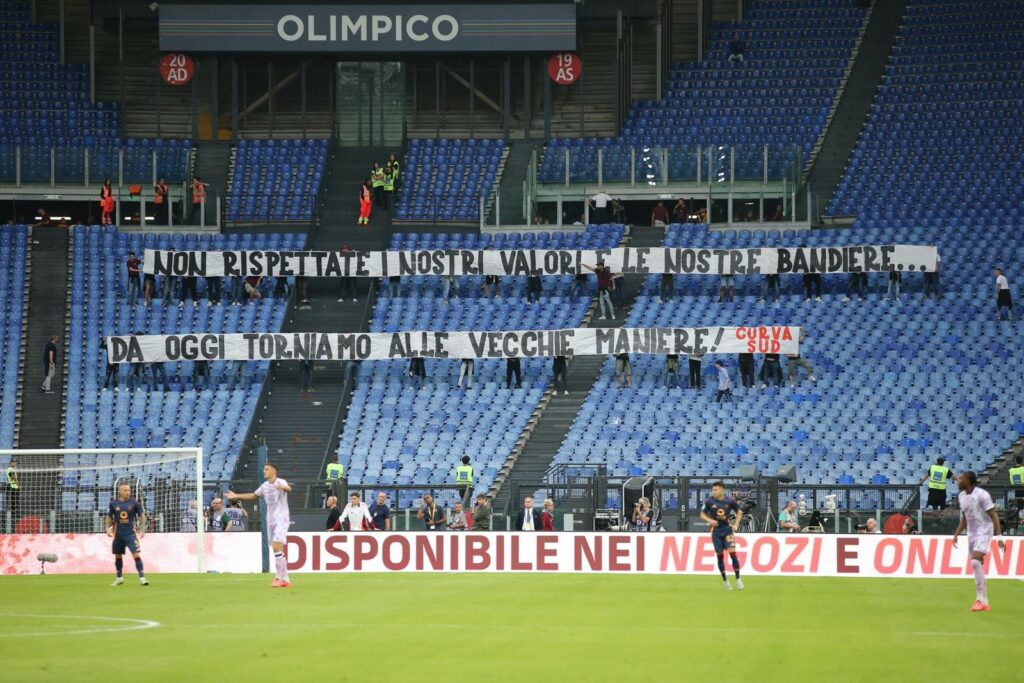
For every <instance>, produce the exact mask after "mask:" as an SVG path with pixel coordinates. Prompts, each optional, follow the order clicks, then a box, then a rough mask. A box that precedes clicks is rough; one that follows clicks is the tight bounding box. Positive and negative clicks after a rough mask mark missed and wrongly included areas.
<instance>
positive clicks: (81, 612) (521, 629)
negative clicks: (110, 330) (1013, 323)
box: [0, 572, 1024, 683]
mask: <svg viewBox="0 0 1024 683" xmlns="http://www.w3.org/2000/svg"><path fill="white" fill-rule="evenodd" d="M150 580H151V581H152V585H150V586H148V587H142V586H139V585H138V580H137V578H136V577H135V576H134V574H129V573H128V572H126V573H125V584H124V585H123V586H120V587H116V588H115V587H111V586H110V585H109V584H110V582H111V577H110V576H17V577H14V576H8V577H4V578H3V579H0V588H2V591H3V596H4V598H3V606H2V607H0V611H2V614H0V661H2V664H0V672H2V673H0V680H3V681H18V682H22V681H38V682H41V681H109V680H112V679H116V678H119V677H129V678H130V680H133V681H138V682H139V683H156V682H158V681H175V682H181V681H225V680H235V681H242V680H250V681H274V682H275V683H290V682H291V681H321V680H323V681H329V680H333V681H366V682H374V683H390V682H392V681H423V682H430V681H442V680H452V681H454V680H459V681H466V680H482V681H530V682H531V683H533V682H539V681H626V680H632V681H651V682H655V681H695V680H710V679H714V680H728V681H790V682H793V681H803V680H812V679H810V678H808V677H810V676H814V677H815V678H814V679H813V680H818V677H822V676H824V677H825V680H828V681H927V682H928V683H936V682H937V681H964V680H970V681H981V682H986V683H987V682H991V681H1014V682H1017V683H1019V682H1020V681H1021V680H1022V679H1021V676H1022V674H1021V669H1020V664H1019V661H1018V660H1019V654H1020V647H1021V642H1022V638H1024V582H1020V581H1008V580H999V581H990V582H989V599H990V602H991V604H992V606H993V609H992V611H991V612H989V613H977V614H975V613H971V612H969V611H968V608H969V607H970V606H971V603H972V602H973V600H974V584H973V582H972V581H971V580H969V579H963V580H907V579H903V580H885V579H833V578H802V579H801V578H768V577H748V578H747V579H746V589H745V590H743V591H735V590H734V591H732V592H726V591H725V590H724V589H723V588H722V585H721V581H720V580H719V578H718V576H717V575H710V576H644V575H614V576H609V575H542V574H494V575H484V574H391V575H388V574H362V575H351V574H350V575H340V574H332V575H326V574H297V575H293V576H292V580H293V582H292V583H293V587H292V588H291V589H279V590H277V589H271V588H270V586H269V584H270V580H271V579H270V577H268V576H263V575H230V574H220V575H213V574H210V575H199V576H193V575H175V574H169V575H168V574H165V575H160V574H155V575H153V576H151V577H150Z"/></svg>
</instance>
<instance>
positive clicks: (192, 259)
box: [143, 244, 938, 277]
mask: <svg viewBox="0 0 1024 683" xmlns="http://www.w3.org/2000/svg"><path fill="white" fill-rule="evenodd" d="M937 256H938V252H937V250H936V248H935V247H931V246H916V245H906V244H895V245H878V246H870V245H858V246H847V247H795V248H790V247H785V248H775V247H757V248H750V249H691V248H681V247H680V248H672V247H637V248H634V247H624V248H615V249H590V250H581V249H513V250H506V251H495V250H491V249H482V250H469V249H451V250H424V251H362V252H357V251H154V250H152V249H146V251H145V253H144V255H143V272H145V273H154V274H156V275H175V276H198V277H225V276H243V277H278V276H283V277H289V276H296V277H390V276H394V275H397V276H410V275H509V276H513V275H519V276H523V275H576V274H578V273H586V272H588V271H587V267H588V266H589V267H591V268H593V267H594V266H596V265H597V263H598V262H600V261H603V262H604V263H605V265H606V266H608V268H610V269H611V270H612V271H613V272H616V273H630V274H640V275H644V274H652V273H653V274H661V273H669V274H674V275H774V274H787V273H822V274H830V273H833V274H834V273H861V272H867V273H880V272H889V271H891V270H899V271H903V272H929V271H933V270H935V264H936V260H937Z"/></svg>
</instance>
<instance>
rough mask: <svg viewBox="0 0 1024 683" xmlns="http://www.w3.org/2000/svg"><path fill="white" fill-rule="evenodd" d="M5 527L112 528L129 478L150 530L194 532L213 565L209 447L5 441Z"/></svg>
mask: <svg viewBox="0 0 1024 683" xmlns="http://www.w3.org/2000/svg"><path fill="white" fill-rule="evenodd" d="M0 473H2V478H0V482H2V500H0V511H2V517H0V533H2V534H89V533H105V532H106V526H105V519H106V515H107V509H108V506H109V504H110V501H111V500H112V499H113V498H115V497H117V487H118V486H119V485H121V484H125V483H127V484H129V485H130V486H131V487H132V497H134V498H137V499H138V500H139V502H140V503H142V507H143V509H144V511H145V524H146V529H145V530H146V533H147V534H148V533H194V534H195V543H196V571H197V572H200V573H201V572H205V571H206V553H205V545H204V533H205V526H206V524H205V518H204V514H203V510H204V489H203V449H202V448H199V447H194V448H183V447H179V448H54V449H17V448H15V449H0Z"/></svg>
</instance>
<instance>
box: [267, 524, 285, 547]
mask: <svg viewBox="0 0 1024 683" xmlns="http://www.w3.org/2000/svg"><path fill="white" fill-rule="evenodd" d="M290 526H291V522H285V523H284V524H267V540H268V541H270V542H271V543H280V544H281V545H284V542H285V539H286V538H287V537H288V527H290Z"/></svg>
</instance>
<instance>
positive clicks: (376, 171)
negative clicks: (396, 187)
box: [370, 161, 384, 209]
mask: <svg viewBox="0 0 1024 683" xmlns="http://www.w3.org/2000/svg"><path fill="white" fill-rule="evenodd" d="M370 181H371V182H372V183H373V185H372V187H373V200H374V202H375V203H376V204H377V208H378V209H383V208H384V169H383V168H381V165H380V164H379V163H377V162H376V161H375V162H373V166H372V167H371V168H370Z"/></svg>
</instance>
